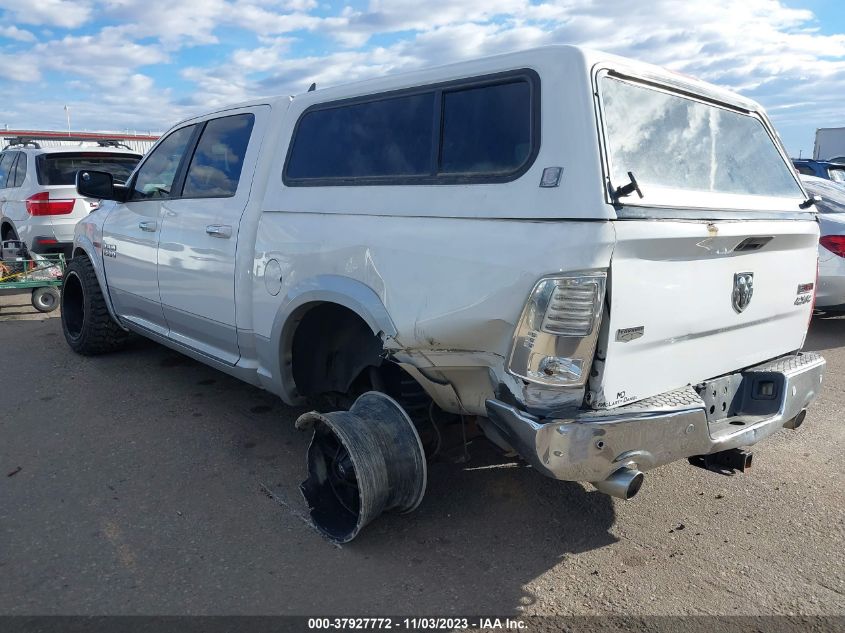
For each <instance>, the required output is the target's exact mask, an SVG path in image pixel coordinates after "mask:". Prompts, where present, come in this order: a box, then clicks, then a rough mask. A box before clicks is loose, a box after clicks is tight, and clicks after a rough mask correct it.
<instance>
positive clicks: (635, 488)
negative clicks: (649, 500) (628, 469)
mask: <svg viewBox="0 0 845 633" xmlns="http://www.w3.org/2000/svg"><path fill="white" fill-rule="evenodd" d="M644 481H645V475H643V474H642V473H641V472H637V474H636V475H635V476H634V478H633V479H631V483H629V484H628V490H627V492H626V496H625V499H626V500H628V499H632V498H633V497H635V496H636V494H637V493H638V492H639V491H640V488H642V487H643V482H644Z"/></svg>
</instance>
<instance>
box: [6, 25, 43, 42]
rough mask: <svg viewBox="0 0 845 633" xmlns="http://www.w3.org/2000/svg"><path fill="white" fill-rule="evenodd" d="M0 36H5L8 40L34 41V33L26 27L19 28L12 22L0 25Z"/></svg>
mask: <svg viewBox="0 0 845 633" xmlns="http://www.w3.org/2000/svg"><path fill="white" fill-rule="evenodd" d="M0 37H5V38H7V39H10V40H17V41H18V42H34V41H35V35H33V34H32V33H31V32H30V31H27V30H26V29H19V28H18V27H16V26H15V25H14V24H12V25H9V26H0Z"/></svg>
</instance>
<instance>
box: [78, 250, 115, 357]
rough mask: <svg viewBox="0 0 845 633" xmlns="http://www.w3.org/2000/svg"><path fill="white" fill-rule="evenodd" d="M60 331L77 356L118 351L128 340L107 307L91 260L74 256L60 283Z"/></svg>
mask: <svg viewBox="0 0 845 633" xmlns="http://www.w3.org/2000/svg"><path fill="white" fill-rule="evenodd" d="M62 331H63V332H64V335H65V340H66V341H67V343H68V345H70V347H71V349H72V350H73V351H74V352H76V353H77V354H83V355H85V356H94V355H96V354H105V353H107V352H114V351H117V350H119V349H121V348H122V347H123V346H124V345H125V344H126V341H127V339H128V338H129V334H128V333H127V332H126V331H124V330H123V328H121V327H120V326H119V325H118V324H117V323H115V321H114V319H112V318H111V315H110V314H109V310H108V308H107V307H106V300H105V299H104V298H103V292H102V290H101V289H100V283H99V282H98V281H97V274H96V273H95V272H94V266H93V264H91V261H90V260H89V259H88V258H87V257H85V256H84V255H83V256H80V257H74V258H73V259H72V260H71V261H70V264H68V267H67V269H66V270H65V275H64V282H63V284H62Z"/></svg>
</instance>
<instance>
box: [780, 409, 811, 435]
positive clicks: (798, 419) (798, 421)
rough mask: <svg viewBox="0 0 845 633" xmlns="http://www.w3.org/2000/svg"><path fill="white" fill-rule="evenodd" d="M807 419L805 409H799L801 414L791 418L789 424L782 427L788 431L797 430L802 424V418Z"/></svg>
mask: <svg viewBox="0 0 845 633" xmlns="http://www.w3.org/2000/svg"><path fill="white" fill-rule="evenodd" d="M806 417H807V409H801V412H800V413H799V414H798V415H796V416H795V417H794V418H792V419H791V420H790V421H789V422H787V423H786V424H784V426H785V427H786V428H788V429H792V430H793V431H794V430H795V429H797V428H798V427H799V426H801V425H802V424H804V418H806Z"/></svg>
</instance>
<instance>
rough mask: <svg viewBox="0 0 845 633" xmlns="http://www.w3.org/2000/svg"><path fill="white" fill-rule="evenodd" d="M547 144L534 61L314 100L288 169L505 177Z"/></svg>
mask: <svg viewBox="0 0 845 633" xmlns="http://www.w3.org/2000/svg"><path fill="white" fill-rule="evenodd" d="M539 148H540V78H539V75H538V74H537V73H536V72H535V71H533V70H530V69H521V70H516V71H510V72H504V73H496V74H493V75H484V76H481V77H474V78H469V79H461V80H457V81H450V82H446V83H440V84H431V85H427V86H419V87H414V88H409V89H403V90H396V91H390V92H385V93H381V94H374V95H367V96H365V97H356V98H353V99H343V100H340V101H334V102H327V103H320V104H317V105H314V106H311V107H310V108H308V109H306V110H305V111H304V112H303V113H302V114H301V115H300V117H299V120H298V121H297V123H296V126H295V127H294V131H293V136H292V139H291V143H290V146H289V148H288V154H287V157H286V160H285V166H284V170H283V176H282V178H283V182H284V183H285V185H287V186H289V187H307V186H331V185H340V186H349V185H397V184H418V185H419V184H438V185H440V184H467V183H500V182H510V181H512V180H515V179H517V178H519V177H520V176H521V175H522V174H524V173H525V172H526V171H528V169H529V168H530V167H531V165H532V163H533V162H534V159H535V158H536V156H537V152H538V151H539Z"/></svg>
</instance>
